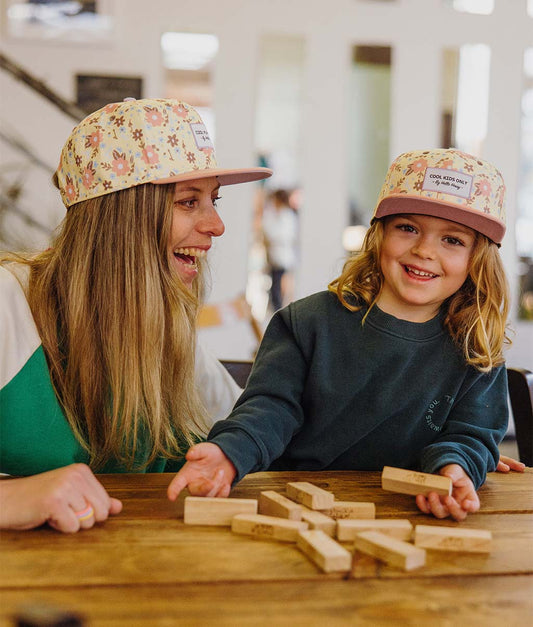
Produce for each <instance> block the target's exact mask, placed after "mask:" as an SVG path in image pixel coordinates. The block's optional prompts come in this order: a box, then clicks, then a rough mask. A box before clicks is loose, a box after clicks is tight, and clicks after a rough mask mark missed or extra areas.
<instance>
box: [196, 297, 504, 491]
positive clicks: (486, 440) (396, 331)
mask: <svg viewBox="0 0 533 627" xmlns="http://www.w3.org/2000/svg"><path fill="white" fill-rule="evenodd" d="M365 313H366V309H363V310H361V311H358V312H351V311H349V310H348V309H346V308H345V307H343V306H342V305H341V303H340V302H339V300H338V299H337V297H336V296H335V295H334V294H332V293H330V292H321V293H318V294H315V295H313V296H310V297H308V298H304V299H302V300H300V301H297V302H295V303H292V304H291V305H289V306H288V307H286V308H285V309H282V310H281V311H279V312H277V313H276V314H275V315H274V317H273V318H272V320H271V322H270V324H269V327H268V329H267V331H266V333H265V337H264V339H263V342H262V345H261V347H260V349H259V352H258V355H257V357H256V360H255V365H254V368H253V370H252V373H251V376H250V379H249V381H248V385H247V387H246V390H245V391H244V393H243V394H242V396H241V397H240V399H239V400H238V402H237V404H236V406H235V409H234V410H233V412H232V413H231V415H230V416H229V418H228V419H227V420H223V421H220V422H218V423H216V424H215V425H214V426H213V428H212V429H211V432H210V434H209V437H208V440H209V441H211V442H214V443H215V444H217V445H219V446H220V448H221V449H222V450H223V451H224V453H225V454H226V455H227V456H228V458H229V459H230V460H231V461H232V462H233V464H234V465H235V467H236V468H237V477H236V480H237V481H238V480H240V479H241V478H242V477H243V476H244V475H245V474H247V473H249V472H254V471H261V470H381V469H382V468H383V466H384V465H389V466H398V467H403V468H413V469H418V470H422V471H424V472H430V473H434V472H437V471H438V470H439V468H441V467H442V466H444V465H446V464H459V465H460V466H462V467H463V468H464V470H465V471H466V472H467V473H468V475H469V476H470V477H471V479H472V481H473V483H474V485H475V487H476V489H477V488H479V486H480V485H481V484H482V483H483V482H484V480H485V476H486V473H487V472H488V471H492V470H494V469H495V467H496V464H497V461H498V458H499V452H498V444H499V442H500V441H501V439H502V438H503V436H504V434H505V432H506V429H507V421H508V406H507V377H506V371H505V367H504V366H501V367H498V368H494V369H492V370H491V371H490V372H489V373H482V372H479V371H478V370H476V369H475V368H473V367H471V366H467V365H466V364H465V361H464V358H463V357H462V355H461V352H460V350H459V349H458V348H457V346H455V345H454V343H453V341H452V339H451V337H450V336H449V334H448V333H447V332H446V331H445V329H444V328H443V325H442V320H443V315H442V314H441V315H439V316H437V317H436V318H434V319H432V320H430V321H428V322H424V323H413V322H407V321H405V320H399V319H397V318H395V317H393V316H391V315H388V314H386V313H384V312H383V311H381V310H380V309H379V308H378V307H373V308H372V310H371V311H370V313H369V315H368V317H367V319H366V320H365V322H364V324H362V318H363V316H364V314H365Z"/></svg>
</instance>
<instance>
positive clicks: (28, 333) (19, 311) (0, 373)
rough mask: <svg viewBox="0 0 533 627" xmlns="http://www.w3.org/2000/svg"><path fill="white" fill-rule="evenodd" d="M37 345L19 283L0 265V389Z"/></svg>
mask: <svg viewBox="0 0 533 627" xmlns="http://www.w3.org/2000/svg"><path fill="white" fill-rule="evenodd" d="M40 344H41V338H40V337H39V333H38V332H37V327H36V326H35V322H34V320H33V317H32V315H31V311H30V306H29V305H28V301H27V300H26V296H25V294H24V290H23V289H22V286H21V284H20V283H19V282H18V280H17V278H16V277H15V276H14V275H13V274H12V273H11V272H10V271H9V270H7V269H6V268H4V267H1V266H0V389H1V388H3V387H4V386H5V385H7V384H8V383H9V381H11V379H13V377H14V376H15V375H16V374H17V373H18V372H19V371H20V370H21V369H22V368H23V366H24V364H25V363H26V362H27V361H28V359H29V358H30V357H31V356H32V355H33V353H34V352H35V351H36V350H37V348H38V347H39V346H40Z"/></svg>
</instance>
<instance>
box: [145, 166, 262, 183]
mask: <svg viewBox="0 0 533 627" xmlns="http://www.w3.org/2000/svg"><path fill="white" fill-rule="evenodd" d="M269 176H272V170H270V169H269V168H259V167H258V168H242V169H222V168H212V169H209V168H206V169H202V170H191V171H190V172H184V173H183V174H176V176H169V177H167V178H164V179H158V180H157V181H151V182H152V183H153V184H154V185H163V184H165V183H179V182H181V181H193V180H195V179H205V178H211V177H216V178H217V179H218V182H219V183H220V184H221V185H235V184H236V183H251V182H253V181H261V180H262V179H267V178H268V177H269Z"/></svg>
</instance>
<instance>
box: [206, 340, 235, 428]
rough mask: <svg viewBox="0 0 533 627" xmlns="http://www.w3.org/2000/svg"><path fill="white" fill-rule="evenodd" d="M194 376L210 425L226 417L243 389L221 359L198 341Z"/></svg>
mask: <svg viewBox="0 0 533 627" xmlns="http://www.w3.org/2000/svg"><path fill="white" fill-rule="evenodd" d="M194 377H195V381H196V386H197V388H198V390H199V392H200V396H201V398H202V401H203V403H204V405H205V407H206V409H207V413H208V417H207V421H208V426H209V427H211V426H212V425H213V424H214V423H215V422H217V421H218V420H222V419H224V418H226V417H227V416H228V415H229V414H230V412H231V410H232V409H233V405H235V402H236V400H237V399H238V398H239V396H240V394H241V392H242V390H241V388H240V387H239V386H238V385H237V384H236V383H235V380H234V379H233V377H232V376H231V375H230V374H229V372H228V371H227V370H226V369H225V368H224V366H223V365H222V364H221V363H220V361H219V360H218V359H217V358H216V357H215V356H214V355H213V354H212V353H211V352H210V351H209V350H208V349H207V348H206V347H205V346H204V345H203V344H202V342H201V340H200V338H197V341H196V364H195V372H194Z"/></svg>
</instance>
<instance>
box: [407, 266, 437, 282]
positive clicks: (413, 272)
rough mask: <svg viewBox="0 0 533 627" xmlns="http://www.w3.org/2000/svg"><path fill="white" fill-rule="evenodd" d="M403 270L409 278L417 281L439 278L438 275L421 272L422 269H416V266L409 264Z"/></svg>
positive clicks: (425, 271)
mask: <svg viewBox="0 0 533 627" xmlns="http://www.w3.org/2000/svg"><path fill="white" fill-rule="evenodd" d="M403 269H404V270H405V272H406V273H407V274H408V275H409V276H412V277H415V278H417V279H436V278H437V277H438V276H439V275H438V274H434V273H433V272H428V271H427V270H421V269H420V268H416V267H415V266H409V265H407V264H404V265H403Z"/></svg>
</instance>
